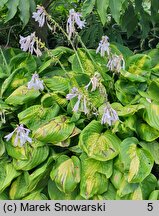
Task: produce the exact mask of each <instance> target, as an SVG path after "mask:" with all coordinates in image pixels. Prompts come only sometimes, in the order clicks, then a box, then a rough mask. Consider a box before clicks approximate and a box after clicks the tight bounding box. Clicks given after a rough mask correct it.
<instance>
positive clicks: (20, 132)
mask: <svg viewBox="0 0 159 216" xmlns="http://www.w3.org/2000/svg"><path fill="white" fill-rule="evenodd" d="M15 132H16V136H15V140H14V145H15V146H17V145H18V141H20V147H22V146H23V145H24V144H25V143H26V142H29V143H31V142H32V139H31V138H30V137H29V136H28V135H29V133H30V130H29V129H27V128H24V127H23V124H21V125H19V126H17V127H16V128H15V130H14V131H13V132H11V133H10V134H8V135H6V136H5V137H4V138H5V139H6V141H9V140H10V139H11V137H12V136H13V134H14V133H15Z"/></svg>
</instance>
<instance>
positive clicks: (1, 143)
mask: <svg viewBox="0 0 159 216" xmlns="http://www.w3.org/2000/svg"><path fill="white" fill-rule="evenodd" d="M4 153H5V143H4V141H3V140H2V137H1V136H0V158H1V156H2V155H3V154H4Z"/></svg>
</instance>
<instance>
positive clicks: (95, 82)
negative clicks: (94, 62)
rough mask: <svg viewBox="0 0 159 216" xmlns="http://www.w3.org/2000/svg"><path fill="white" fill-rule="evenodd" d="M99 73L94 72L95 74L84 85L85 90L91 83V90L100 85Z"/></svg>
mask: <svg viewBox="0 0 159 216" xmlns="http://www.w3.org/2000/svg"><path fill="white" fill-rule="evenodd" d="M99 78H100V74H99V73H95V75H94V76H93V77H92V78H91V80H90V82H89V83H88V84H87V85H86V86H85V88H86V90H88V88H89V86H90V85H92V89H91V92H93V91H95V90H96V89H97V88H98V87H99V86H100V80H99Z"/></svg>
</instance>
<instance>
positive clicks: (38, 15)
mask: <svg viewBox="0 0 159 216" xmlns="http://www.w3.org/2000/svg"><path fill="white" fill-rule="evenodd" d="M36 9H37V11H36V12H33V16H32V18H34V19H35V21H36V22H38V23H39V27H43V26H44V24H45V21H46V16H47V13H46V10H45V8H44V7H43V6H40V5H38V6H37V8H36Z"/></svg>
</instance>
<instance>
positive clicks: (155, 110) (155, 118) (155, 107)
mask: <svg viewBox="0 0 159 216" xmlns="http://www.w3.org/2000/svg"><path fill="white" fill-rule="evenodd" d="M141 103H143V104H144V105H145V108H146V109H145V110H144V112H143V119H144V120H145V121H146V122H147V123H148V124H149V125H150V126H151V127H153V128H155V129H156V130H159V102H152V103H149V102H148V101H147V100H145V99H142V100H141Z"/></svg>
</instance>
